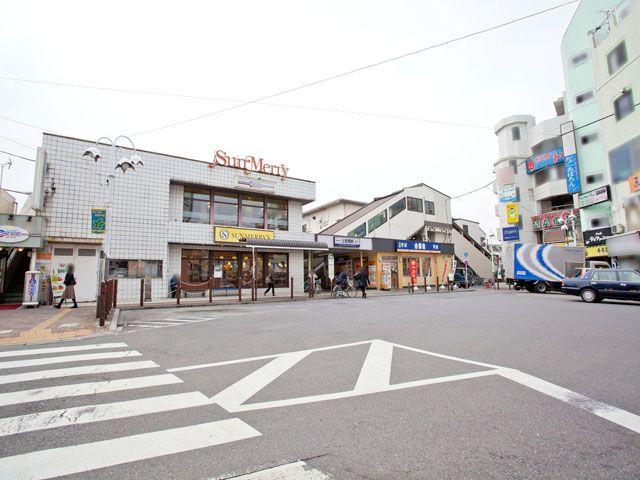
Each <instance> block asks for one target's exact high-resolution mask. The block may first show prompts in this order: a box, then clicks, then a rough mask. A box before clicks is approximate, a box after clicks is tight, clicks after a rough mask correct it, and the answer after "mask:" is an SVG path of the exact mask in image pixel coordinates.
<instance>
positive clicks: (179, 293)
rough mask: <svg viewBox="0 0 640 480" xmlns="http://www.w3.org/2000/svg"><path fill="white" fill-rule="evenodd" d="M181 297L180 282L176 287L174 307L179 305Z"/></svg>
mask: <svg viewBox="0 0 640 480" xmlns="http://www.w3.org/2000/svg"><path fill="white" fill-rule="evenodd" d="M181 296H182V282H180V283H178V285H176V305H180V297H181Z"/></svg>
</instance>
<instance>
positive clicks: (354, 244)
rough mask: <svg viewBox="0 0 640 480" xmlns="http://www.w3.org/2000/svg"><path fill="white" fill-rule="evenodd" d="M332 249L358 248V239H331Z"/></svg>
mask: <svg viewBox="0 0 640 480" xmlns="http://www.w3.org/2000/svg"><path fill="white" fill-rule="evenodd" d="M333 246H334V247H347V248H359V247H360V239H359V238H357V237H333Z"/></svg>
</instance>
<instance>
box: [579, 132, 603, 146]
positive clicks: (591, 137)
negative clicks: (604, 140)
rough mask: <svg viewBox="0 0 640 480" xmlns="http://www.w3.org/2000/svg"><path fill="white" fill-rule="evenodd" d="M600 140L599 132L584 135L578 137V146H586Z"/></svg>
mask: <svg viewBox="0 0 640 480" xmlns="http://www.w3.org/2000/svg"><path fill="white" fill-rule="evenodd" d="M598 140H600V133H599V132H591V133H586V134H584V135H582V136H581V137H580V145H583V146H586V145H591V144H593V143H596V142H597V141H598Z"/></svg>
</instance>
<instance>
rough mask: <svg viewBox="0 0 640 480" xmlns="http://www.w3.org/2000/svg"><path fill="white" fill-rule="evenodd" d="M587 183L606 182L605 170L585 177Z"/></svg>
mask: <svg viewBox="0 0 640 480" xmlns="http://www.w3.org/2000/svg"><path fill="white" fill-rule="evenodd" d="M584 180H585V182H586V183H587V185H598V184H601V183H604V182H605V176H604V172H598V173H591V174H589V175H587V176H586V177H585V179H584Z"/></svg>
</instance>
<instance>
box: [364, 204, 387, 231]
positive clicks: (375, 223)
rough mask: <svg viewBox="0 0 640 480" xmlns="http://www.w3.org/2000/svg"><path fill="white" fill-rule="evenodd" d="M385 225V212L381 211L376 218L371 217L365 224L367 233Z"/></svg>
mask: <svg viewBox="0 0 640 480" xmlns="http://www.w3.org/2000/svg"><path fill="white" fill-rule="evenodd" d="M385 223H387V210H386V209H385V210H383V211H381V212H380V213H378V214H377V215H376V216H374V217H371V218H370V219H369V221H368V222H367V226H368V227H369V233H371V232H373V231H374V230H375V229H376V228H378V227H379V226H380V225H383V224H385Z"/></svg>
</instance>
